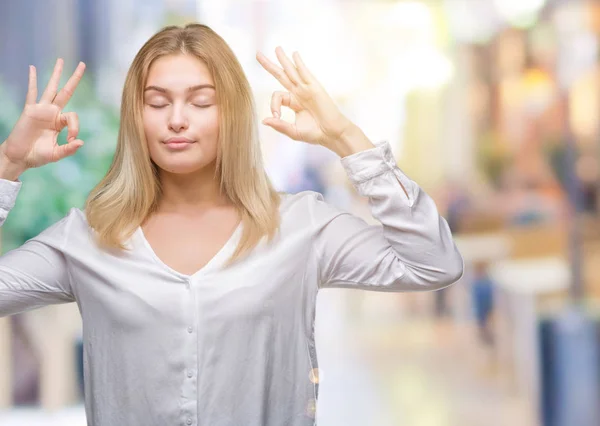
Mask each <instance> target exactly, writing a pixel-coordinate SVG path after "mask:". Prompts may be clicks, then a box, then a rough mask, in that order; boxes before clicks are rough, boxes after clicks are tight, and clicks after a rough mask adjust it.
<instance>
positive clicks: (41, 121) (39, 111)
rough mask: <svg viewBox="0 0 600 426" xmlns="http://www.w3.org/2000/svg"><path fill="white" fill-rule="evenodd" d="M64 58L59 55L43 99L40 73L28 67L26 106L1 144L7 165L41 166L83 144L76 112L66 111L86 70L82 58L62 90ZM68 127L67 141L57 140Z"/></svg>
mask: <svg viewBox="0 0 600 426" xmlns="http://www.w3.org/2000/svg"><path fill="white" fill-rule="evenodd" d="M62 68H63V60H62V59H60V58H59V59H58V60H57V61H56V65H55V66H54V71H53V73H52V76H51V77H50V81H49V82H48V85H47V86H46V89H45V91H44V93H43V94H42V96H41V98H40V100H39V101H38V100H37V97H38V91H37V75H36V69H35V67H34V66H30V67H29V87H28V90H27V98H26V101H25V107H24V109H23V112H22V113H21V116H20V117H19V119H18V120H17V123H16V124H15V126H14V128H13V130H12V131H11V133H10V135H9V136H8V138H7V139H6V141H4V143H3V144H2V145H0V161H1V162H2V163H3V164H4V165H5V166H8V165H10V166H11V167H13V169H14V168H19V169H20V170H22V171H24V170H26V169H28V168H33V167H40V166H43V165H45V164H48V163H52V162H56V161H59V160H61V159H63V158H65V157H68V156H70V155H73V154H74V153H75V152H77V150H78V149H79V148H80V147H81V146H82V145H83V141H82V140H80V139H77V135H78V133H79V119H78V117H77V114H76V113H75V112H63V111H62V110H63V108H64V107H65V105H66V104H67V102H68V101H69V99H71V96H73V93H74V91H75V89H76V88H77V85H78V84H79V82H80V80H81V77H82V76H83V73H84V71H85V64H84V63H83V62H80V63H79V65H78V66H77V68H76V69H75V72H74V73H73V75H72V76H71V77H70V78H69V80H68V81H67V83H66V84H65V86H64V87H63V88H62V89H61V90H60V91H59V90H58V84H59V81H60V75H61V73H62ZM65 127H67V129H68V134H67V143H66V144H63V145H59V144H58V135H59V133H60V131H61V130H62V129H64V128H65Z"/></svg>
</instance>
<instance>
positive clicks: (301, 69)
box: [292, 52, 317, 84]
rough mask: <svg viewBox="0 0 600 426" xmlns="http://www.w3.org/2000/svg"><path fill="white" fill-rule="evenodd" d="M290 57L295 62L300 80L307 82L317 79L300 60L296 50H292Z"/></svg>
mask: <svg viewBox="0 0 600 426" xmlns="http://www.w3.org/2000/svg"><path fill="white" fill-rule="evenodd" d="M292 58H293V59H294V62H295V63H296V69H297V70H298V74H300V77H301V78H302V80H304V82H305V83H307V84H308V83H312V82H313V81H317V79H316V78H315V77H314V76H313V75H312V73H311V72H310V70H309V69H308V67H307V66H306V65H305V64H304V61H303V60H302V58H301V57H300V54H299V53H298V52H294V53H293V54H292Z"/></svg>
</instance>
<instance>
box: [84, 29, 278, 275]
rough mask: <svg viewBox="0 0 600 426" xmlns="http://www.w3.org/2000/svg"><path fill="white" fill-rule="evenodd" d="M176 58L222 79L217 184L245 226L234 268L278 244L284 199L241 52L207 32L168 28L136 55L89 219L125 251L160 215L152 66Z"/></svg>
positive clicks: (105, 241)
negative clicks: (151, 119) (150, 131)
mask: <svg viewBox="0 0 600 426" xmlns="http://www.w3.org/2000/svg"><path fill="white" fill-rule="evenodd" d="M173 54H188V55H193V56H195V57H196V58H198V59H200V60H201V61H203V62H204V63H205V64H206V65H207V67H208V69H209V70H210V72H211V74H212V77H213V79H214V83H215V88H216V94H217V104H218V107H219V117H220V120H219V141H218V151H217V159H216V173H215V178H216V179H219V182H220V188H221V191H222V192H223V194H225V195H226V196H227V197H228V198H229V199H230V200H231V202H232V203H233V204H234V206H235V207H236V209H237V210H238V212H239V214H240V217H241V221H242V235H241V237H240V240H239V244H238V246H237V248H236V250H235V251H234V253H233V254H232V256H231V257H230V259H229V260H228V262H227V265H229V264H231V263H233V262H234V261H235V260H237V259H239V258H240V257H241V256H242V255H244V254H245V253H247V252H249V251H250V250H251V249H253V248H254V247H255V246H256V245H257V244H258V243H259V242H260V240H261V239H262V238H263V237H265V236H266V237H267V238H268V240H269V241H270V240H271V239H273V238H274V236H275V235H276V233H277V230H278V229H279V221H280V219H279V203H280V196H279V194H278V193H277V191H275V190H274V188H273V186H272V184H271V182H270V180H269V178H268V176H267V174H266V172H265V170H264V167H263V164H262V153H261V149H260V142H259V140H258V125H257V120H256V118H257V116H256V109H255V106H254V98H253V95H252V91H251V88H250V84H249V83H248V80H247V78H246V76H245V74H244V71H243V69H242V67H241V65H240V63H239V62H238V60H237V58H236V57H235V54H234V53H233V51H232V50H231V49H230V47H229V46H228V45H227V43H226V42H225V41H224V40H223V39H222V38H221V37H220V36H219V35H218V34H217V33H215V32H214V31H213V30H212V29H211V28H209V27H208V26H206V25H202V24H197V23H195V24H188V25H186V26H185V27H177V26H168V27H165V28H163V29H162V30H160V31H159V32H158V33H156V34H155V35H154V36H152V37H151V38H150V39H149V40H148V41H147V42H146V43H145V44H144V46H142V48H141V49H140V51H139V52H138V53H137V55H136V56H135V58H134V60H133V63H132V64H131V67H130V68H129V71H128V73H127V77H126V80H125V85H124V88H123V96H122V102H121V124H120V128H119V134H118V141H117V148H116V151H115V155H114V158H113V161H112V164H111V166H110V168H109V170H108V172H107V174H106V176H105V177H104V178H103V179H102V180H101V181H100V183H99V184H98V185H97V186H96V187H95V188H94V189H93V190H92V191H91V192H90V194H89V196H88V198H87V201H86V205H85V212H86V218H87V221H88V224H89V226H90V227H91V228H92V229H93V230H94V231H95V234H96V239H97V242H98V243H99V244H100V245H101V246H103V247H105V248H108V249H121V250H125V249H126V247H125V245H124V240H126V239H127V238H129V237H130V236H131V235H132V234H133V233H134V232H135V231H136V230H137V228H138V227H139V226H141V224H142V223H143V221H144V220H145V219H146V217H147V216H148V215H149V214H151V213H152V212H154V211H155V210H156V208H157V205H158V201H159V199H160V196H161V183H160V179H159V174H158V169H157V166H156V165H155V164H154V163H153V162H152V161H151V159H150V155H149V151H148V146H147V144H146V137H145V134H144V127H143V122H142V108H143V90H144V85H145V83H146V79H147V76H148V71H149V69H150V66H151V65H152V63H153V62H154V61H155V60H156V59H157V58H160V57H162V56H165V55H173Z"/></svg>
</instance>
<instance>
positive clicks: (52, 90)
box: [40, 58, 63, 104]
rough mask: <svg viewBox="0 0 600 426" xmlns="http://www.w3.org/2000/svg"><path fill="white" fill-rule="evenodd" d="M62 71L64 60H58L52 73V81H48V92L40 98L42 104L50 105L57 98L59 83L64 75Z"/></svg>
mask: <svg viewBox="0 0 600 426" xmlns="http://www.w3.org/2000/svg"><path fill="white" fill-rule="evenodd" d="M62 69H63V60H62V58H58V59H57V60H56V64H55V65H54V71H53V72H52V76H51V77H50V81H48V85H47V86H46V90H45V91H44V93H43V94H42V97H41V98H40V103H45V104H49V103H51V102H52V100H53V99H54V97H55V96H56V91H57V90H58V83H59V81H60V74H61V73H62Z"/></svg>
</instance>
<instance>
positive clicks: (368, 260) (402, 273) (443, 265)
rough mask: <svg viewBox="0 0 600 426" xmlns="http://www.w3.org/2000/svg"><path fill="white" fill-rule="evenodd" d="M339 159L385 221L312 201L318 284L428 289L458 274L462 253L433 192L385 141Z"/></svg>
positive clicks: (438, 285) (445, 284) (372, 208)
mask: <svg viewBox="0 0 600 426" xmlns="http://www.w3.org/2000/svg"><path fill="white" fill-rule="evenodd" d="M341 161H342V164H343V166H344V168H345V170H346V172H347V174H348V177H349V178H350V180H351V182H352V183H353V184H354V186H355V187H356V189H357V191H358V192H359V194H361V195H363V196H366V197H368V200H369V206H370V208H371V213H372V215H373V217H374V218H375V219H377V220H378V221H379V222H381V225H382V226H379V225H368V224H367V223H366V222H365V221H364V220H363V219H361V218H359V217H357V216H355V215H353V214H351V213H348V212H343V211H341V210H338V209H337V208H335V207H333V206H331V205H329V204H327V203H325V202H324V201H322V200H320V199H317V200H315V202H314V204H313V205H314V208H313V211H312V217H313V221H314V223H315V225H316V226H317V230H318V232H317V237H316V239H315V249H316V253H317V255H318V256H319V259H318V260H319V262H318V264H319V276H320V287H322V288H324V287H346V288H360V289H365V290H375V291H426V290H437V289H440V288H443V287H446V286H448V285H450V284H452V283H453V282H455V281H457V280H458V279H459V278H460V277H461V276H462V273H463V259H462V257H461V255H460V253H459V252H458V250H457V248H456V246H455V244H454V242H453V240H452V234H451V233H450V228H449V227H448V224H447V222H446V220H445V219H444V218H443V217H441V216H440V215H439V213H438V211H437V208H436V205H435V203H434V201H433V200H432V199H431V197H429V195H428V194H427V193H426V192H425V191H423V190H422V189H421V188H420V187H419V186H418V185H417V184H416V183H415V182H413V181H412V180H410V179H409V178H408V177H407V176H406V175H405V174H404V173H402V171H401V170H400V169H399V168H398V167H397V166H396V162H395V159H394V157H393V155H392V152H391V150H390V146H389V144H388V143H386V142H384V143H380V144H378V145H377V146H376V147H375V148H371V149H368V150H364V151H360V152H358V153H355V154H352V155H349V156H346V157H343V158H342V159H341ZM319 198H320V197H319Z"/></svg>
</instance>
